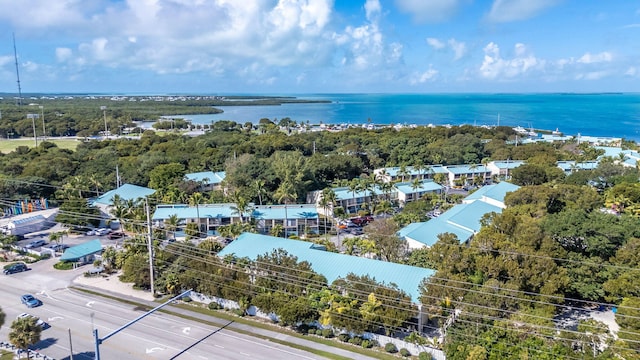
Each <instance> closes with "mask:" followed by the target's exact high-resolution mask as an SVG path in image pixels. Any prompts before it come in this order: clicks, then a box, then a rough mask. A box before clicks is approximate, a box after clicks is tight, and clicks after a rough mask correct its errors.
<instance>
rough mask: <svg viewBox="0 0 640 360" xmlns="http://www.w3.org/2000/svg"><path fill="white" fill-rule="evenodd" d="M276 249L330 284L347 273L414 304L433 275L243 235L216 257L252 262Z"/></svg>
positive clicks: (308, 245)
mask: <svg viewBox="0 0 640 360" xmlns="http://www.w3.org/2000/svg"><path fill="white" fill-rule="evenodd" d="M276 249H283V250H286V251H287V253H289V254H290V255H293V256H296V257H297V258H298V261H307V262H309V264H311V268H312V269H313V270H314V271H315V272H317V273H318V274H321V275H323V276H324V277H325V278H326V279H327V281H328V282H329V284H331V283H332V282H333V281H334V280H336V279H338V278H344V277H346V276H347V275H348V274H349V273H353V274H355V275H358V276H364V275H368V276H369V277H371V278H373V279H375V280H376V281H377V282H380V283H385V284H388V285H390V284H395V285H397V286H398V288H399V289H401V290H403V291H404V292H406V293H407V294H408V295H409V296H411V299H412V300H413V301H414V302H416V303H417V302H419V297H420V283H421V282H422V280H424V279H425V278H428V277H430V276H432V275H433V274H434V273H435V271H434V270H431V269H425V268H421V267H416V266H409V265H404V264H396V263H392V262H386V261H380V260H373V259H368V258H364V257H358V256H352V255H346V254H338V253H333V252H328V251H326V250H325V249H324V247H323V246H320V245H317V244H314V243H311V242H306V241H299V240H291V239H284V238H279V237H273V236H266V235H259V234H253V233H244V234H242V235H240V237H238V239H236V240H235V241H233V242H232V243H230V244H229V245H227V246H226V247H225V248H224V249H223V250H222V251H220V252H219V253H218V256H220V257H222V258H224V257H225V256H228V255H234V256H236V257H238V258H243V257H247V258H249V259H251V260H255V259H256V258H257V256H258V255H264V254H268V253H271V252H272V251H274V250H276Z"/></svg>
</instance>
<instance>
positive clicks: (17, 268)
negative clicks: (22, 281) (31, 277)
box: [4, 263, 29, 275]
mask: <svg viewBox="0 0 640 360" xmlns="http://www.w3.org/2000/svg"><path fill="white" fill-rule="evenodd" d="M27 270H29V268H28V267H27V265H25V264H23V263H16V264H11V265H9V266H8V267H7V268H5V269H4V274H5V275H9V274H15V273H19V272H23V271H27Z"/></svg>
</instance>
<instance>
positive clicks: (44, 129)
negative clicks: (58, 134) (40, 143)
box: [39, 105, 47, 140]
mask: <svg viewBox="0 0 640 360" xmlns="http://www.w3.org/2000/svg"><path fill="white" fill-rule="evenodd" d="M39 108H40V111H41V113H42V138H43V139H44V140H47V128H45V126H44V106H43V105H40V106H39Z"/></svg>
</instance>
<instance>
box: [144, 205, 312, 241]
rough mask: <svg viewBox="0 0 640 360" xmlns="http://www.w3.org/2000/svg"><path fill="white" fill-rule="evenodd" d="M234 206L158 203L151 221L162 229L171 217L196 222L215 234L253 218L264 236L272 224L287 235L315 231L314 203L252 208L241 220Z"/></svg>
mask: <svg viewBox="0 0 640 360" xmlns="http://www.w3.org/2000/svg"><path fill="white" fill-rule="evenodd" d="M235 207H236V204H232V203H226V204H201V205H199V206H197V207H196V206H190V205H186V204H162V205H158V206H157V207H156V210H155V212H154V213H153V216H152V220H153V222H154V225H155V226H157V227H163V226H164V222H165V221H166V220H167V219H169V218H170V217H171V216H173V215H175V216H177V217H178V219H179V220H181V221H182V222H183V223H184V224H185V225H186V224H188V223H198V221H199V222H200V225H201V226H200V228H201V229H207V231H216V230H217V228H218V227H220V226H224V225H229V224H232V223H237V222H241V221H249V220H251V219H253V220H254V221H255V223H256V228H257V230H258V231H259V232H260V233H264V234H268V233H269V232H270V231H271V229H272V228H273V227H274V226H276V225H279V226H282V227H283V229H285V230H286V232H287V234H288V235H302V234H305V233H309V232H311V233H318V232H319V228H318V226H319V223H320V222H319V217H320V216H319V214H318V210H317V208H316V206H315V205H314V204H288V205H252V206H251V211H250V212H249V213H246V214H243V219H240V213H239V212H238V211H237V210H236V209H235ZM285 220H286V225H285Z"/></svg>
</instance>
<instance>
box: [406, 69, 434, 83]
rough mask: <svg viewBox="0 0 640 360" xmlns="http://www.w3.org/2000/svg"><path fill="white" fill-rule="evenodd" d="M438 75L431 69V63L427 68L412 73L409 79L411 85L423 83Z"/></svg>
mask: <svg viewBox="0 0 640 360" xmlns="http://www.w3.org/2000/svg"><path fill="white" fill-rule="evenodd" d="M437 76H438V71H437V70H435V69H433V67H432V65H429V69H428V70H427V71H424V72H422V73H416V74H414V75H413V76H412V77H411V79H410V80H409V82H410V84H411V85H416V84H423V83H426V82H429V81H431V80H434V79H435V78H436V77H437Z"/></svg>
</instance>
